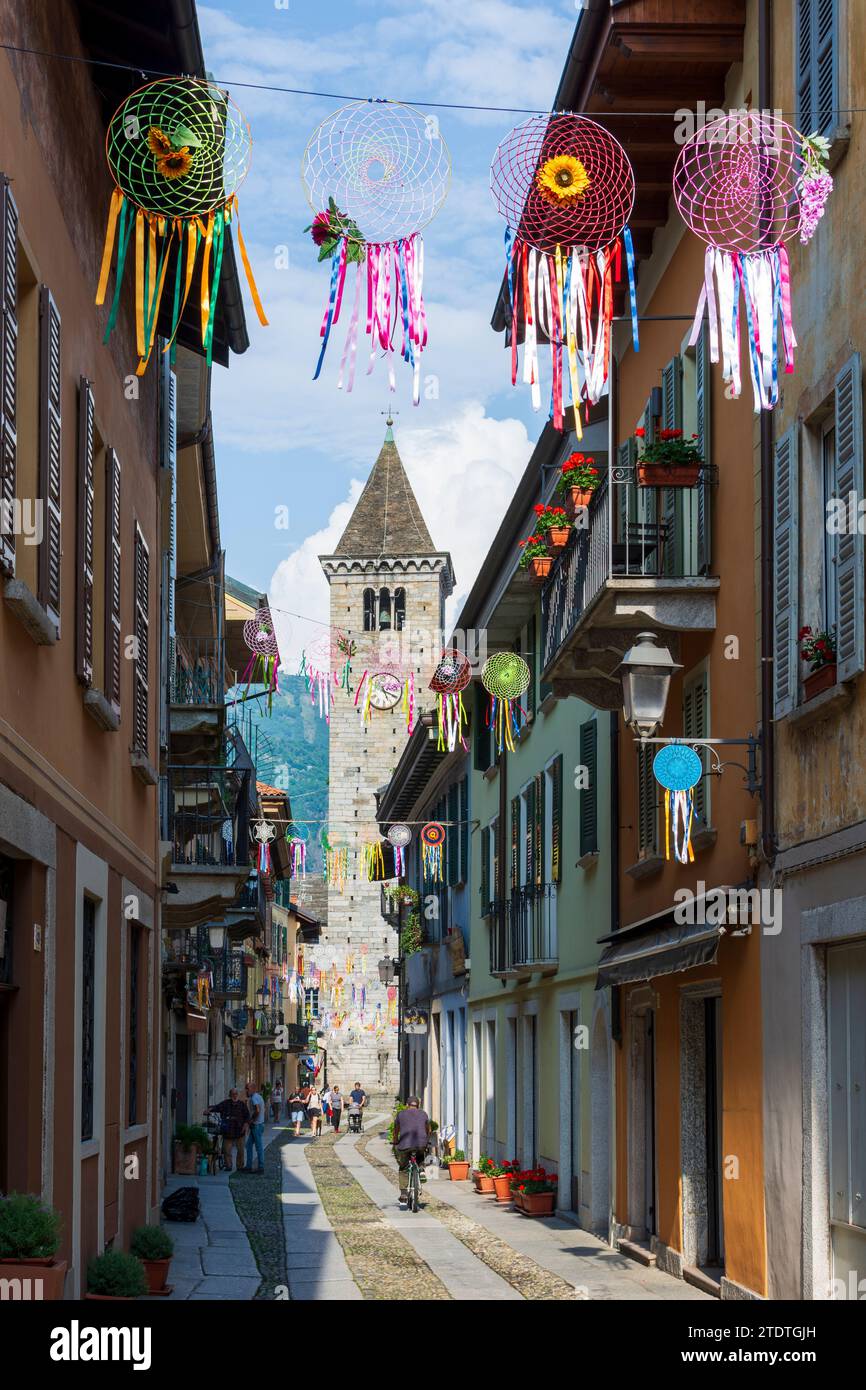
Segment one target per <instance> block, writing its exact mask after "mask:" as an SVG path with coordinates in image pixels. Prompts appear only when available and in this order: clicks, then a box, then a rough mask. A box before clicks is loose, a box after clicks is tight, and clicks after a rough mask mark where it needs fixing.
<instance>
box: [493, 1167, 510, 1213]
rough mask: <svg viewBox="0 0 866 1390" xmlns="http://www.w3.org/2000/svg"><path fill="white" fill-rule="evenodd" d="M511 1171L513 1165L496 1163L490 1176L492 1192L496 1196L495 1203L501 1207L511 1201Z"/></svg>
mask: <svg viewBox="0 0 866 1390" xmlns="http://www.w3.org/2000/svg"><path fill="white" fill-rule="evenodd" d="M513 1171H514V1165H512V1164H511V1163H502V1164H499V1163H497V1164H494V1167H493V1172H492V1174H491V1176H492V1178H493V1191H494V1192H495V1194H496V1200H497V1202H500V1203H502V1204H503V1205H504V1204H505V1203H506V1202H510V1201H512V1199H513V1195H514V1194H513V1192H512V1188H511V1179H512V1174H513Z"/></svg>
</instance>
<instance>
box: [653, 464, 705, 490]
mask: <svg viewBox="0 0 866 1390" xmlns="http://www.w3.org/2000/svg"><path fill="white" fill-rule="evenodd" d="M700 476H701V465H700V464H699V463H689V464H665V463H639V464H638V466H637V480H638V484H639V486H640V487H697V484H698V481H699V479H700Z"/></svg>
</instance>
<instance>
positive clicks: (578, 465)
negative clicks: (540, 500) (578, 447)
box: [557, 453, 601, 520]
mask: <svg viewBox="0 0 866 1390" xmlns="http://www.w3.org/2000/svg"><path fill="white" fill-rule="evenodd" d="M560 475H561V476H560V479H559V482H558V484H557V492H558V493H559V495H560V496H561V497H563V498H564V499H565V506H566V510H567V512H568V515H569V516H570V517H571V518H572V520H574V517H575V515H576V513H577V509H578V507H588V506H589V504H590V502H591V501H592V494H593V493H594V492H595V490H596V488H597V487H598V485H599V483H600V482H601V474H600V473H599V471H598V469H597V468H596V466H595V459H594V458H591V457H588V456H587V455H586V454H577V453H575V454H569V456H568V458H567V459H566V460H565V463H564V464H563V465H562V468H561V469H560Z"/></svg>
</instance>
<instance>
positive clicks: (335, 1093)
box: [331, 1086, 343, 1134]
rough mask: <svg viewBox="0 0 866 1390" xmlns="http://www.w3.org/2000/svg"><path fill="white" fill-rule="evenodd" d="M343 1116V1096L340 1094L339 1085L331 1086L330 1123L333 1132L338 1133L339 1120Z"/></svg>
mask: <svg viewBox="0 0 866 1390" xmlns="http://www.w3.org/2000/svg"><path fill="white" fill-rule="evenodd" d="M342 1118H343V1097H342V1096H341V1095H340V1088H339V1086H332V1087H331V1124H332V1125H333V1126H334V1133H335V1134H339V1133H340V1121H341V1119H342Z"/></svg>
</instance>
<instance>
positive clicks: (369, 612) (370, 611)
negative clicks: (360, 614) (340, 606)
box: [364, 589, 376, 632]
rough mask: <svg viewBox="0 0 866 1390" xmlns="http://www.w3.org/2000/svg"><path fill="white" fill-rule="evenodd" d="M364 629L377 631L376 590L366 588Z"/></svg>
mask: <svg viewBox="0 0 866 1390" xmlns="http://www.w3.org/2000/svg"><path fill="white" fill-rule="evenodd" d="M364 631H365V632H375V631H376V590H375V589H365V590H364Z"/></svg>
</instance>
